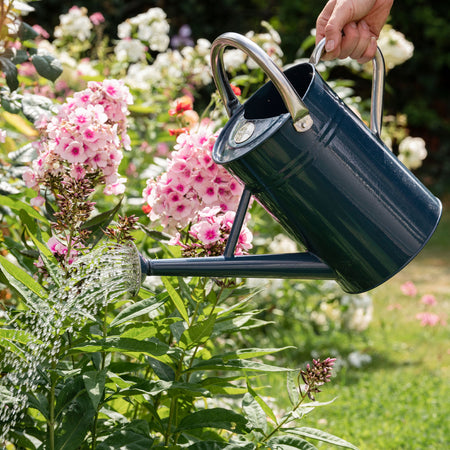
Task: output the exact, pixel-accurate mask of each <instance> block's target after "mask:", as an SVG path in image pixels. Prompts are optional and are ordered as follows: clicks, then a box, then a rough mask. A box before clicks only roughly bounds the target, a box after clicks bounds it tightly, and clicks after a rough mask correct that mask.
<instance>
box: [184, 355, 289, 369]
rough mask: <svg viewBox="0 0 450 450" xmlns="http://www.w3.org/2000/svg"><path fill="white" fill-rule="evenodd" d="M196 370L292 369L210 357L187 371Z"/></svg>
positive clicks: (255, 362)
mask: <svg viewBox="0 0 450 450" xmlns="http://www.w3.org/2000/svg"><path fill="white" fill-rule="evenodd" d="M196 370H248V371H250V372H287V371H289V370H292V369H288V368H286V367H279V366H272V365H269V364H264V363H260V362H257V361H246V360H240V359H236V360H230V361H223V360H222V359H221V358H217V357H214V358H211V359H208V360H205V361H199V362H197V363H196V364H195V365H194V366H193V367H192V368H190V369H189V370H188V372H193V371H196Z"/></svg>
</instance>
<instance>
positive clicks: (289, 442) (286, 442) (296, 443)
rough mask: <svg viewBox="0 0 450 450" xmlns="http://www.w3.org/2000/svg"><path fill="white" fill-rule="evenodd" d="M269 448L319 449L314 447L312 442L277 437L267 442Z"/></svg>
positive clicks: (284, 449)
mask: <svg viewBox="0 0 450 450" xmlns="http://www.w3.org/2000/svg"><path fill="white" fill-rule="evenodd" d="M267 446H268V447H269V448H274V449H277V450H278V449H279V450H282V449H283V450H294V449H300V450H317V447H315V446H314V445H312V444H311V443H310V442H308V441H305V440H304V439H301V438H299V437H297V436H288V435H284V436H275V437H273V438H271V439H269V440H268V441H267Z"/></svg>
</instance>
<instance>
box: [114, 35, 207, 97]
mask: <svg viewBox="0 0 450 450" xmlns="http://www.w3.org/2000/svg"><path fill="white" fill-rule="evenodd" d="M131 45H132V44H131V43H124V44H123V45H122V44H120V43H118V44H117V46H116V55H117V57H119V55H118V54H117V52H118V51H119V50H117V48H118V47H119V48H122V50H120V51H121V53H122V55H121V58H124V57H125V55H124V54H123V49H124V47H130V46H131ZM138 47H139V44H136V46H135V47H133V49H134V50H135V51H133V52H132V53H129V55H128V57H129V61H130V62H133V60H136V61H138V60H139V59H142V57H143V55H142V53H140V51H141V50H139V49H138ZM210 49H211V43H210V42H209V41H208V40H207V39H198V40H197V43H196V44H195V46H194V47H189V46H186V47H183V48H182V49H181V50H172V49H168V50H167V51H165V52H163V53H158V55H156V57H155V59H154V60H153V61H152V64H146V63H143V62H136V63H134V64H131V65H130V66H129V67H128V71H127V75H126V77H125V82H126V83H127V84H128V85H129V86H130V87H132V88H135V89H140V90H143V91H150V90H151V89H155V88H160V89H163V90H169V89H171V90H172V89H174V88H176V89H177V90H181V89H182V88H184V87H185V86H186V84H192V85H193V86H198V87H202V86H206V85H208V84H209V83H210V82H211V81H212V77H211V70H210V68H209V55H210ZM131 58H134V59H131Z"/></svg>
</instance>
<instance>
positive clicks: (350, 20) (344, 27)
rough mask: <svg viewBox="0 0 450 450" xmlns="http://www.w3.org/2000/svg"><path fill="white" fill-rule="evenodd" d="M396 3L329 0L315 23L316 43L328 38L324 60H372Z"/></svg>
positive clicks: (386, 0)
mask: <svg viewBox="0 0 450 450" xmlns="http://www.w3.org/2000/svg"><path fill="white" fill-rule="evenodd" d="M393 2H394V0H329V1H328V3H327V4H326V5H325V7H324V9H323V10H322V12H321V13H320V14H319V16H318V18H317V22H316V43H318V42H320V41H321V40H322V38H324V37H325V39H326V43H325V51H326V53H324V55H323V57H322V59H324V60H330V59H335V58H341V59H343V58H347V57H348V56H350V57H351V58H353V59H356V60H357V61H358V62H360V63H365V62H367V61H370V60H371V59H372V58H373V57H374V56H375V52H376V49H377V39H378V36H379V34H380V31H381V29H382V28H383V25H384V24H385V23H386V20H387V18H388V16H389V12H390V10H391V7H392V4H393Z"/></svg>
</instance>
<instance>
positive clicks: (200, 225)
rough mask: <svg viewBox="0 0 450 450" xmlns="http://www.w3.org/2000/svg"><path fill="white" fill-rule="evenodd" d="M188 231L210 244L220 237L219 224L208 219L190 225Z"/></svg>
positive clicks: (204, 242)
mask: <svg viewBox="0 0 450 450" xmlns="http://www.w3.org/2000/svg"><path fill="white" fill-rule="evenodd" d="M189 232H190V233H191V235H192V236H194V237H195V238H196V239H198V240H199V241H201V242H202V243H203V244H206V245H207V244H212V243H214V242H217V241H218V240H219V239H220V224H219V223H218V222H213V223H211V222H210V221H209V220H201V221H200V222H197V223H196V224H195V225H192V227H191V230H190V231H189Z"/></svg>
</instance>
